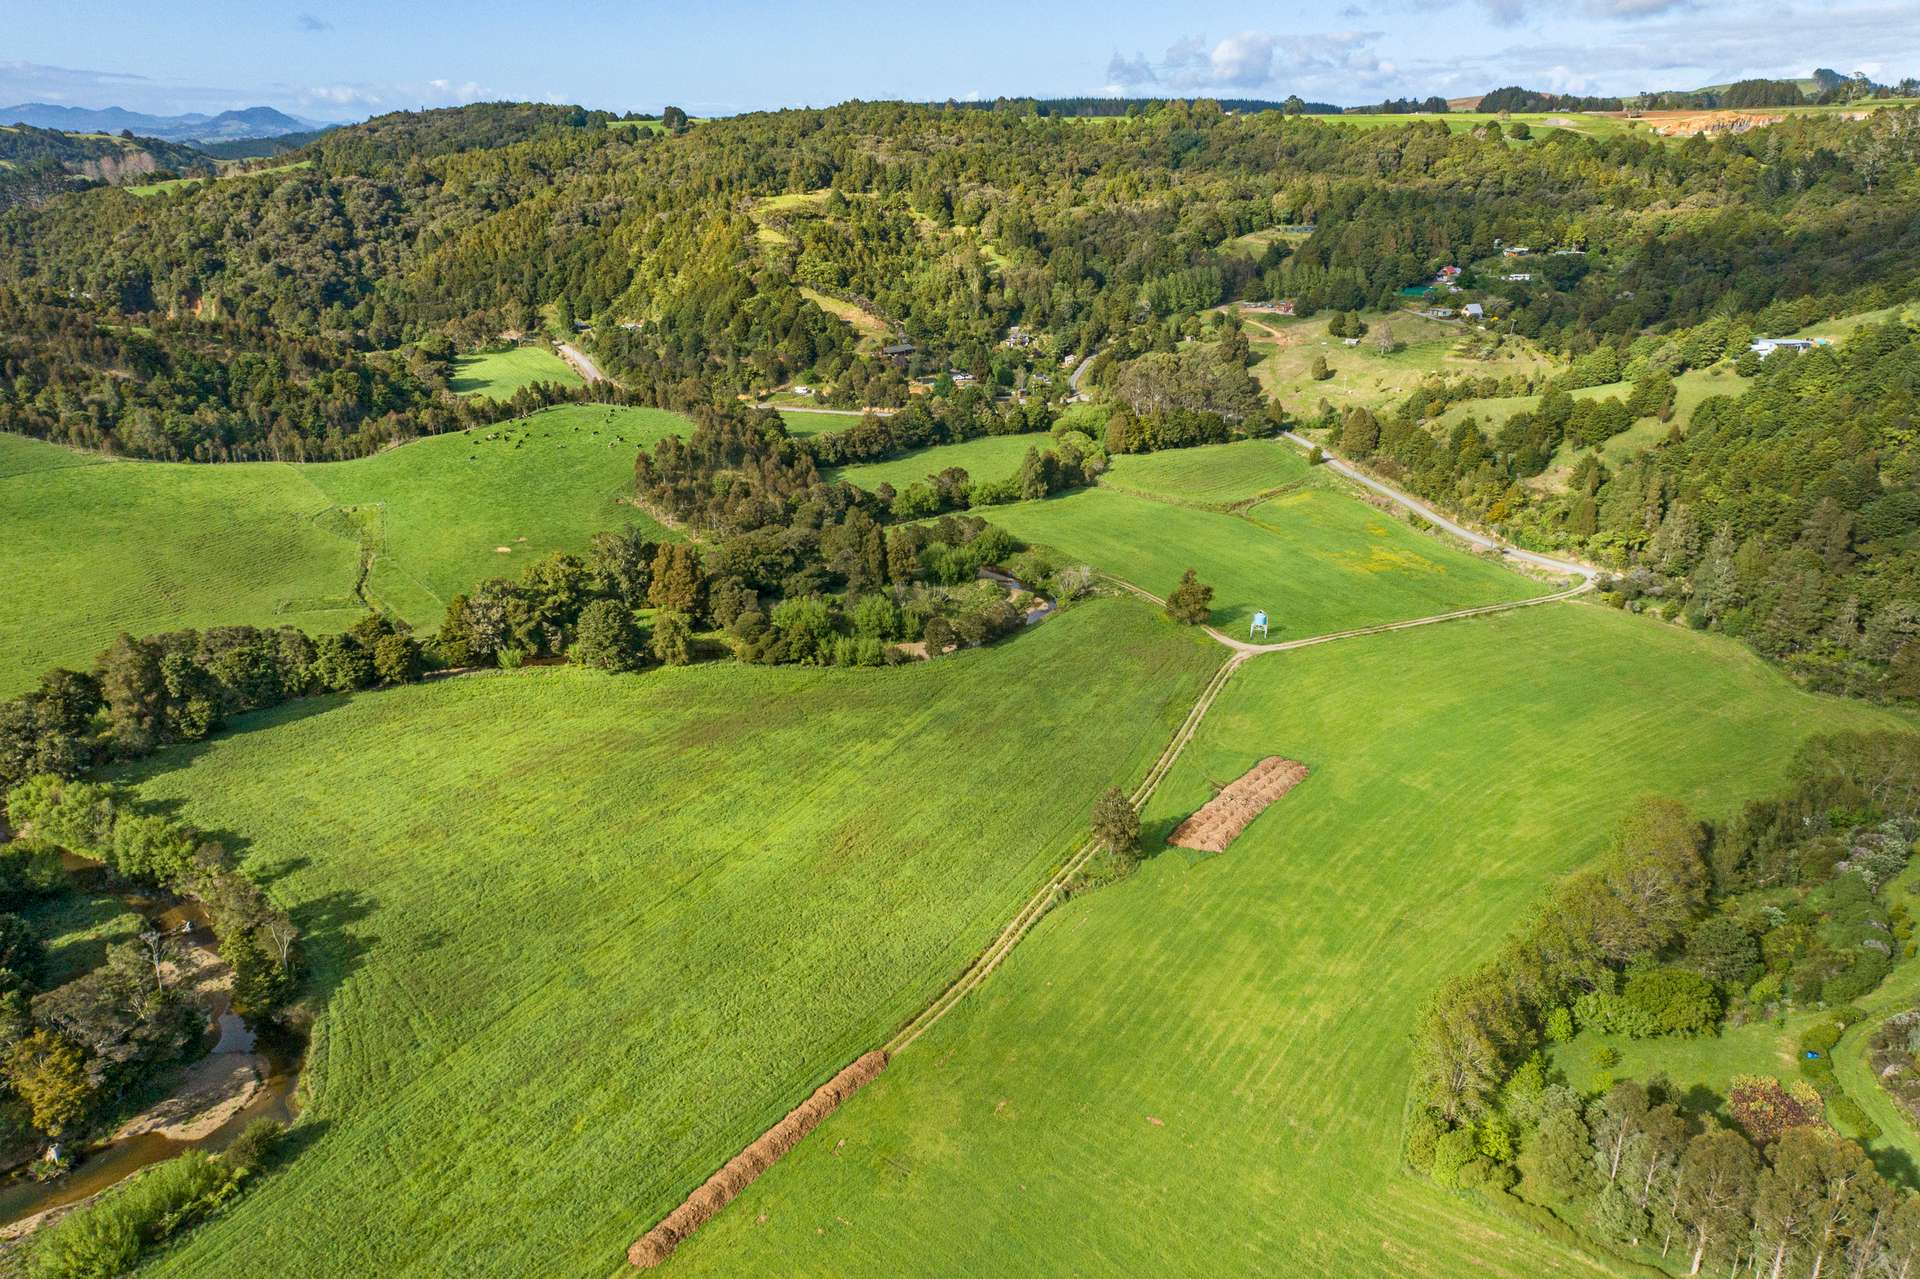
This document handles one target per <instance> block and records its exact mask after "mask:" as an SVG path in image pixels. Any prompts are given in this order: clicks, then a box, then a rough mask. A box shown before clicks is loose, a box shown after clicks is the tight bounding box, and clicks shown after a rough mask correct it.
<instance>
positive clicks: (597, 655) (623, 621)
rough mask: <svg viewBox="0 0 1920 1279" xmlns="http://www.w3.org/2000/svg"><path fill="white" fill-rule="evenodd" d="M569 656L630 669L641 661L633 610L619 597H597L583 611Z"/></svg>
mask: <svg viewBox="0 0 1920 1279" xmlns="http://www.w3.org/2000/svg"><path fill="white" fill-rule="evenodd" d="M567 656H568V657H570V658H572V659H573V660H574V661H576V662H578V663H580V664H581V665H582V666H592V667H596V668H597V669H599V670H603V671H630V670H632V669H633V668H634V667H636V666H638V665H639V664H640V632H639V629H638V628H637V627H635V626H634V624H633V613H632V611H631V610H629V609H628V608H627V606H626V605H625V604H622V603H620V602H619V601H618V600H595V601H594V602H593V603H591V604H589V605H587V607H586V608H585V609H584V610H582V612H581V614H580V624H579V627H578V629H577V630H576V631H575V632H574V639H573V644H572V645H571V646H570V647H569V648H568V649H567Z"/></svg>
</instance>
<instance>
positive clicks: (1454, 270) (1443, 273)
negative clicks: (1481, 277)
mask: <svg viewBox="0 0 1920 1279" xmlns="http://www.w3.org/2000/svg"><path fill="white" fill-rule="evenodd" d="M1459 274H1460V268H1459V267H1457V266H1443V267H1441V268H1440V274H1439V275H1437V276H1435V277H1434V278H1435V279H1436V280H1438V281H1439V282H1440V283H1441V284H1447V283H1450V282H1452V280H1453V277H1454V276H1456V275H1459Z"/></svg>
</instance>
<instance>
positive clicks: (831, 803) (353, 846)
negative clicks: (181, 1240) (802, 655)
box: [143, 600, 1222, 1279]
mask: <svg viewBox="0 0 1920 1279" xmlns="http://www.w3.org/2000/svg"><path fill="white" fill-rule="evenodd" d="M1094 654H1098V657H1099V666H1100V670H1101V673H1100V676H1099V677H1098V678H1093V677H1090V676H1089V669H1090V658H1091V657H1092V656H1093V655H1094ZM1221 657H1222V653H1221V651H1220V649H1219V648H1218V647H1217V646H1215V645H1212V644H1211V643H1209V642H1207V641H1206V640H1204V639H1202V638H1199V637H1196V636H1195V635H1193V634H1192V633H1191V632H1183V631H1180V630H1178V629H1177V628H1174V627H1172V626H1169V625H1167V624H1165V623H1163V622H1161V621H1160V620H1159V619H1157V618H1156V617H1155V616H1154V615H1153V613H1152V610H1151V609H1149V608H1147V607H1146V606H1144V605H1141V604H1138V603H1135V602H1132V601H1125V600H1103V601H1095V602H1093V603H1090V604H1088V605H1086V606H1083V607H1079V608H1075V609H1070V610H1067V611H1066V612H1064V613H1063V614H1061V615H1060V616H1058V617H1057V618H1054V619H1051V620H1049V621H1048V622H1046V623H1045V624H1043V625H1042V626H1040V627H1038V628H1036V629H1035V630H1033V631H1032V632H1029V633H1027V634H1024V635H1022V636H1021V637H1019V638H1018V639H1017V640H1014V641H1011V642H1008V643H1004V644H1001V645H999V646H996V647H993V648H987V649H979V650H973V651H970V652H967V653H964V654H960V655H956V656H954V657H951V658H944V659H942V660H940V661H936V662H930V663H926V664H924V665H919V666H913V667H906V668H900V669H896V670H890V671H877V672H876V671H860V672H838V671H830V672H809V671H804V670H798V669H792V668H786V669H772V670H768V669H757V668H756V669H742V668H739V667H733V666H725V667H720V666H714V667H695V668H690V669H683V670H679V671H656V672H652V673H648V674H646V675H640V676H630V677H608V676H604V675H599V674H596V673H593V672H588V671H583V670H578V669H573V668H558V669H546V670H527V671H520V672H511V673H505V672H503V673H499V674H495V675H489V676H481V677H471V678H467V679H460V680H452V681H446V682H442V683H438V684H432V685H424V686H411V687H407V688H403V689H399V690H395V691H393V692H388V693H380V694H372V695H363V696H360V697H356V698H354V699H352V700H350V701H345V702H339V703H338V704H332V705H330V704H328V703H326V702H309V703H305V704H300V705H296V706H292V707H288V708H285V709H283V710H281V711H278V712H274V713H271V714H267V715H264V716H261V717H258V718H256V719H255V720H253V721H252V722H251V723H248V724H246V725H244V726H243V728H244V731H239V732H236V733H233V734H230V735H228V736H225V737H223V738H221V739H219V740H216V741H214V742H212V743H210V744H207V745H206V746H204V747H200V748H195V749H192V750H186V751H176V752H172V753H170V754H167V755H165V756H162V757H159V758H157V759H156V760H155V761H153V762H152V764H151V765H150V766H148V767H147V768H146V770H145V772H146V773H147V774H148V775H149V779H148V780H147V781H145V782H144V785H143V791H144V793H145V795H146V796H147V797H149V798H151V799H153V800H156V801H162V802H174V803H178V804H179V805H180V806H181V811H182V813H183V815H184V816H185V817H186V818H187V819H189V820H192V821H194V822H196V823H198V824H201V825H203V826H205V827H206V828H209V829H214V830H219V831H222V832H225V833H227V835H228V837H229V838H233V839H237V840H239V841H241V842H242V843H243V844H244V845H245V856H246V860H247V864H248V865H249V866H251V867H252V868H253V869H254V870H255V871H256V872H258V874H259V875H260V876H261V877H262V879H263V880H264V881H265V882H266V883H268V884H270V885H271V886H272V890H273V892H274V893H275V894H276V895H277V896H278V897H279V898H280V899H282V900H283V901H284V902H286V903H287V904H288V906H289V907H290V908H291V910H292V912H293V915H294V918H295V919H296V921H297V922H299V923H300V924H301V926H302V927H303V928H304V929H305V930H306V931H307V934H308V937H309V943H308V945H309V957H310V960H311V965H312V968H313V984H314V986H315V987H316V988H317V989H318V990H319V991H320V992H321V993H322V995H323V996H324V999H325V1012H324V1014H323V1016H322V1018H321V1020H320V1023H319V1026H318V1030H317V1035H316V1039H315V1043H314V1046H313V1048H312V1051H311V1052H310V1054H309V1066H308V1070H309V1076H308V1083H307V1087H308V1091H309V1093H310V1102H309V1104H308V1106H307V1108H306V1110H305V1112H304V1114H303V1117H302V1121H301V1131H304V1133H305V1135H306V1140H307V1143H309V1144H306V1148H305V1149H303V1150H302V1151H301V1153H300V1154H299V1156H298V1157H297V1158H296V1159H295V1160H294V1161H293V1162H292V1164H291V1165H290V1166H289V1167H288V1169H287V1170H286V1171H285V1172H283V1173H280V1174H278V1175H276V1176H274V1177H272V1178H270V1179H268V1180H266V1181H264V1182H262V1183H261V1184H260V1185H259V1186H258V1187H257V1188H256V1189H254V1190H252V1191H250V1192H249V1194H248V1195H247V1197H246V1198H245V1199H244V1200H243V1201H241V1202H240V1203H238V1204H237V1205H235V1207H234V1208H233V1209H231V1210H229V1211H228V1212H226V1213H225V1214H223V1215H222V1216H220V1217H219V1218H217V1219H216V1220H215V1221H214V1222H212V1223H211V1224H210V1225H208V1226H205V1227H203V1228H201V1229H200V1230H199V1231H197V1232H196V1233H195V1235H194V1236H193V1237H192V1239H191V1240H190V1241H189V1242H188V1244H187V1245H186V1246H185V1247H183V1248H182V1249H180V1250H179V1251H177V1252H175V1253H172V1254H170V1255H168V1256H167V1257H166V1258H165V1259H164V1260H163V1261H162V1262H161V1263H160V1264H159V1265H157V1266H156V1267H155V1268H154V1271H155V1273H158V1274H163V1275H193V1276H196V1277H197V1279H198V1277H202V1276H212V1275H258V1274H269V1273H282V1272H284V1268H285V1266H286V1265H287V1264H289V1259H290V1258H296V1257H297V1258H298V1259H299V1261H298V1268H299V1271H300V1273H302V1274H303V1275H315V1276H326V1275H353V1276H359V1275H367V1274H380V1275H414V1274H417V1275H429V1274H433V1275H438V1274H445V1273H447V1272H448V1270H449V1269H453V1268H457V1269H458V1270H459V1272H460V1273H462V1274H466V1275H515V1276H518V1275H528V1274H541V1275H580V1276H591V1277H592V1279H599V1277H600V1276H604V1275H606V1274H607V1273H608V1272H609V1271H611V1270H612V1269H613V1268H614V1266H615V1265H616V1263H617V1262H618V1261H619V1259H620V1256H621V1254H622V1252H623V1251H624V1249H625V1247H626V1245H627V1244H628V1243H629V1242H630V1241H631V1240H632V1239H633V1237H634V1236H635V1235H637V1234H638V1233H639V1232H640V1231H642V1230H644V1229H645V1228H646V1227H647V1226H648V1225H650V1224H651V1223H652V1221H653V1220H654V1219H655V1218H656V1217H658V1216H659V1215H660V1214H661V1213H663V1212H664V1211H665V1210H666V1209H667V1208H669V1207H671V1206H672V1205H673V1204H674V1203H675V1202H677V1201H678V1199H679V1198H680V1197H681V1196H682V1195H684V1194H685V1193H686V1192H687V1191H688V1190H689V1189H691V1188H692V1187H693V1186H695V1185H697V1184H698V1183H699V1182H700V1181H701V1180H702V1179H704V1178H705V1177H706V1176H707V1174H708V1173H709V1172H711V1171H712V1170H713V1169H714V1168H715V1167H718V1166H719V1164H720V1163H721V1162H723V1161H724V1160H725V1159H726V1158H727V1157H728V1156H730V1155H731V1154H733V1153H734V1151H735V1150H737V1149H738V1148H739V1147H740V1146H741V1145H743V1144H744V1143H745V1142H746V1141H747V1140H748V1139H750V1138H751V1137H753V1136H755V1135H757V1134H758V1133H759V1132H760V1131H761V1130H762V1129H763V1128H764V1127H765V1126H766V1125H767V1124H768V1123H769V1122H770V1121H771V1120H773V1119H774V1118H777V1117H778V1116H779V1115H780V1114H781V1113H783V1112H784V1111H785V1110H786V1109H787V1108H788V1107H789V1106H791V1105H793V1104H794V1102H795V1101H797V1100H799V1099H800V1098H802V1097H804V1096H806V1095H807V1093H808V1092H809V1091H811V1089H812V1088H813V1087H814V1086H815V1085H817V1084H818V1083H820V1082H821V1081H822V1080H824V1079H825V1078H827V1077H828V1076H829V1075H831V1074H832V1073H833V1072H834V1071H836V1070H837V1069H839V1068H840V1067H841V1066H843V1065H845V1064H846V1063H847V1062H848V1061H849V1060H851V1059H852V1058H853V1057H854V1056H856V1055H857V1054H858V1053H860V1052H862V1051H864V1050H866V1049H868V1048H871V1047H873V1046H874V1045H875V1044H876V1043H878V1042H880V1041H881V1040H883V1039H884V1038H885V1036H886V1034H887V1033H888V1032H889V1031H891V1030H892V1029H893V1028H894V1027H895V1026H896V1025H898V1024H899V1023H901V1022H903V1021H904V1020H905V1019H906V1018H907V1016H908V1015H909V1014H911V1013H912V1012H913V1011H915V1010H916V1009H917V1008H919V1007H920V1006H921V1004H923V1003H924V1002H925V1001H926V1000H927V999H928V998H930V997H931V996H932V995H933V994H934V993H935V992H936V991H937V990H938V989H939V988H940V987H941V985H942V984H943V983H944V982H946V981H947V980H949V979H951V977H952V976H953V975H954V974H955V972H957V971H958V969H959V968H960V967H961V966H963V965H964V963H965V962H966V960H967V959H968V958H970V957H971V955H972V954H973V953H974V952H975V951H976V950H977V949H978V948H979V947H980V946H981V945H983V944H984V943H985V942H986V941H987V940H988V939H989V937H990V936H991V935H992V934H993V933H994V932H995V931H996V930H997V929H998V928H999V926H1000V925H1001V924H1002V923H1003V922H1004V920H1005V918H1006V917H1007V916H1008V915H1010V914H1011V913H1012V911H1013V909H1014V907H1015V905H1016V904H1017V903H1018V901H1019V900H1020V899H1021V898H1022V897H1023V896H1024V895H1025V894H1026V893H1028V892H1030V891H1031V890H1032V888H1033V887H1034V885H1035V884H1036V883H1038V882H1039V881H1040V880H1041V879H1043V878H1044V876H1045V874H1046V872H1047V869H1048V868H1049V866H1051V865H1052V864H1053V863H1055V862H1056V861H1058V860H1059V859H1060V858H1061V857H1062V856H1063V855H1064V854H1065V853H1066V852H1067V851H1068V849H1069V848H1070V847H1071V846H1072V845H1073V844H1074V843H1075V842H1076V841H1077V840H1078V839H1079V838H1081V836H1082V832H1083V830H1084V825H1085V819H1086V812H1087V809H1088V806H1089V804H1090V803H1091V801H1092V799H1093V797H1094V796H1095V794H1097V793H1098V791H1099V790H1100V789H1101V788H1102V787H1104V786H1105V785H1107V784H1109V783H1111V782H1114V781H1125V780H1127V779H1129V778H1138V777H1139V776H1141V775H1142V774H1143V773H1144V771H1145V769H1146V767H1147V766H1148V764H1149V763H1150V762H1151V760H1152V759H1153V758H1154V757H1155V756H1156V755H1157V754H1158V753H1159V752H1160V750H1161V749H1162V747H1163V746H1164V745H1165V743H1166V741H1167V739H1168V737H1169V736H1170V735H1171V732H1172V729H1173V727H1174V725H1175V724H1176V723H1177V722H1178V721H1179V720H1180V719H1181V718H1182V717H1184V715H1185V714H1186V711H1187V708H1188V706H1189V705H1190V703H1191V701H1192V699H1193V698H1194V696H1195V695H1196V693H1197V692H1198V690H1199V688H1200V686H1201V685H1202V684H1203V683H1204V681H1205V680H1206V679H1207V677H1208V676H1209V675H1210V674H1211V672H1212V671H1213V670H1214V669H1215V668H1216V667H1217V666H1218V665H1219V662H1220V660H1221ZM1036 689H1044V690H1046V694H1045V696H1035V690H1036Z"/></svg>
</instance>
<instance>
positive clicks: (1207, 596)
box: [1167, 569, 1213, 626]
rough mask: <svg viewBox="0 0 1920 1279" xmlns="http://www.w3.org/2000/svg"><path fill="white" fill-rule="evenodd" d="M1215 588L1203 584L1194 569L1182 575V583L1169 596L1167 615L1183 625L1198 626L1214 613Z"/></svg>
mask: <svg viewBox="0 0 1920 1279" xmlns="http://www.w3.org/2000/svg"><path fill="white" fill-rule="evenodd" d="M1212 604H1213V588H1212V587H1211V586H1206V585H1203V584H1202V583H1201V582H1200V580H1199V578H1198V577H1197V576H1195V574H1194V571H1193V570H1192V569H1188V570H1187V571H1186V572H1184V573H1182V574H1181V575H1180V584H1179V585H1178V586H1176V587H1174V588H1173V594H1172V595H1169V596H1168V597H1167V616H1168V617H1170V618H1172V619H1173V620H1174V621H1176V622H1179V623H1180V624H1181V625H1182V626H1198V625H1200V624H1201V623H1203V622H1205V621H1206V620H1207V618H1208V617H1209V616H1211V615H1212Z"/></svg>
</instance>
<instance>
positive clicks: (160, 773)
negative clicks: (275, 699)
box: [104, 693, 351, 813]
mask: <svg viewBox="0 0 1920 1279" xmlns="http://www.w3.org/2000/svg"><path fill="white" fill-rule="evenodd" d="M349 700H351V698H350V695H349V694H346V693H319V694H316V695H314V696H312V697H301V698H297V699H295V700H294V701H291V702H284V703H282V704H281V705H279V706H270V707H267V708H265V709H263V710H257V711H249V712H247V713H246V714H245V715H239V716H236V717H235V718H234V719H233V720H232V721H231V722H229V723H228V724H227V725H226V727H224V728H222V729H221V730H220V731H219V732H217V733H214V734H212V735H210V736H208V737H206V738H203V739H202V740H200V741H197V742H176V743H174V744H172V745H170V746H166V747H164V748H162V749H160V750H158V751H155V752H154V753H153V754H151V755H149V756H147V757H146V758H145V759H139V760H131V761H129V762H127V763H125V764H120V765H117V766H115V767H113V768H111V769H108V770H106V772H105V774H104V780H107V781H112V782H123V783H126V784H129V785H138V784H140V783H141V782H145V781H149V780H151V779H153V778H155V777H164V776H166V775H167V774H168V773H171V772H175V771H176V770H178V769H182V768H186V767H189V766H191V765H192V764H193V762H194V761H195V760H197V759H199V758H200V757H201V756H202V755H205V754H206V753H207V752H208V751H209V750H211V749H212V748H213V746H214V744H215V743H217V742H222V741H225V740H226V739H227V738H229V737H234V736H237V735H239V734H241V733H250V732H253V731H255V730H257V729H262V728H275V727H278V726H279V725H281V724H292V723H295V722H297V721H299V720H303V719H309V718H311V717H312V716H315V715H322V714H325V713H326V712H327V711H330V710H334V709H336V708H338V707H341V706H345V705H346V704H347V702H348V701H349ZM145 806H146V807H147V808H148V809H149V811H153V812H168V813H171V812H172V811H173V810H177V808H178V807H179V805H178V801H174V800H167V801H162V802H159V803H151V802H149V803H146V805H145Z"/></svg>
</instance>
